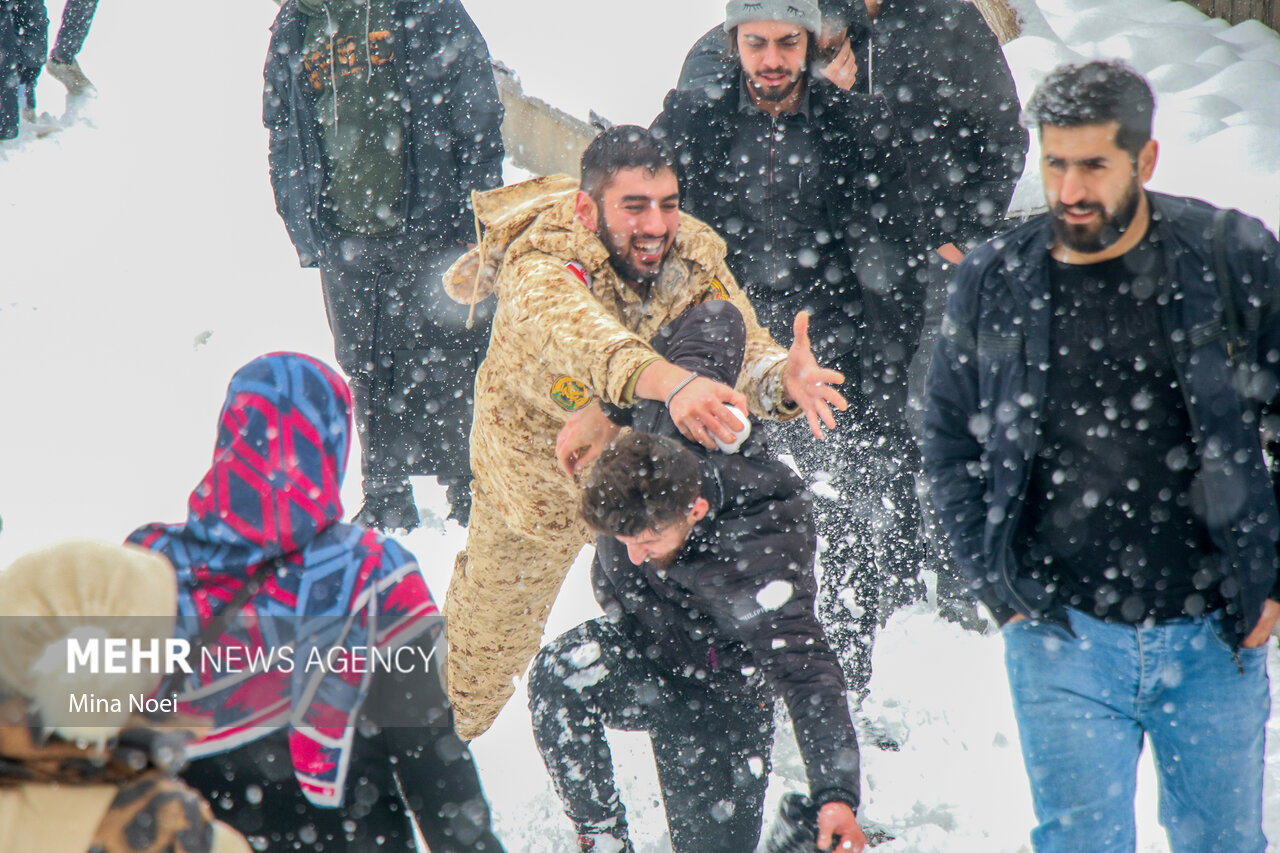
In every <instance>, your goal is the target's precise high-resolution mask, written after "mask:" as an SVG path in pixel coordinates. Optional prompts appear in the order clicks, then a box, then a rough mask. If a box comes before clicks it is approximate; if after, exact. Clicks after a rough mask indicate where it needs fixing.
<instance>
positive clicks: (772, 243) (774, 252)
mask: <svg viewBox="0 0 1280 853" xmlns="http://www.w3.org/2000/svg"><path fill="white" fill-rule="evenodd" d="M777 138H778V117H777V116H770V117H769V231H768V236H769V279H770V281H771V282H772V284H773V285H774V286H776V285H777V283H778V228H777V219H775V217H776V215H777V209H776V207H775V206H774V198H773V194H774V188H775V186H776V182H775V180H774V178H775V174H774V170H775V167H774V153H775V152H774V145H775V144H776V142H777Z"/></svg>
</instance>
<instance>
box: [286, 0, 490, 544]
mask: <svg viewBox="0 0 1280 853" xmlns="http://www.w3.org/2000/svg"><path fill="white" fill-rule="evenodd" d="M264 76H265V89H264V94H263V122H264V124H265V125H266V126H267V128H268V130H269V131H270V147H269V159H270V163H271V183H272V188H273V189H274V191H275V197H276V207H277V210H278V211H279V213H280V216H281V218H282V219H283V220H284V222H285V226H286V228H287V229H288V231H289V236H290V239H292V241H293V244H294V247H295V248H296V249H297V252H298V259H299V261H300V263H301V264H302V265H303V266H318V267H319V268H320V280H321V284H322V285H323V287H324V294H325V307H326V310H327V313H328V317H329V327H330V329H331V331H332V332H333V335H334V351H335V353H336V355H337V359H338V364H339V365H340V366H341V367H342V369H343V371H344V372H345V373H346V374H347V377H348V379H349V381H350V383H351V391H352V396H353V398H354V400H355V406H356V408H355V413H356V422H357V428H358V430H359V434H360V444H361V449H362V457H361V467H362V473H363V479H364V496H365V503H364V506H363V508H362V509H361V511H360V512H359V513H358V514H357V516H356V518H357V520H358V521H359V522H360V523H362V524H365V525H369V526H375V527H380V528H382V529H393V528H394V529H412V528H413V527H415V526H417V524H418V523H419V518H418V510H417V506H416V503H415V501H414V498H413V490H412V488H411V486H410V483H409V479H408V478H409V475H411V474H434V475H435V476H436V477H438V478H439V480H440V481H441V482H442V483H443V484H444V485H446V486H448V487H449V493H450V494H449V497H450V507H451V511H450V515H451V516H452V517H454V518H456V519H458V520H459V521H460V522H461V523H463V524H465V523H466V522H467V520H468V517H469V513H470V479H471V474H470V462H469V456H468V454H469V448H468V440H467V437H468V434H469V430H470V424H471V416H472V399H473V398H472V392H473V385H474V382H475V373H476V368H477V366H478V364H479V362H480V360H481V359H482V357H483V355H484V352H485V349H486V347H487V345H488V340H489V323H490V316H489V311H490V307H489V306H487V305H480V306H477V316H475V317H474V318H473V323H472V324H471V327H470V328H468V316H467V314H466V313H465V312H461V311H459V310H458V309H457V307H456V306H455V305H454V303H453V302H452V300H450V299H449V298H448V297H447V296H446V295H445V293H444V290H443V287H442V284H441V281H440V278H441V275H442V274H443V272H444V271H445V270H446V269H448V267H449V265H450V264H451V263H452V262H453V261H454V260H455V259H456V258H457V257H458V256H459V255H460V254H461V253H462V252H463V250H464V249H465V247H466V245H467V243H468V242H471V241H474V240H475V239H476V235H475V227H474V225H473V223H472V215H471V209H470V196H471V193H472V192H473V191H476V190H486V189H491V188H493V187H496V186H498V185H499V184H501V180H502V157H503V147H502V137H501V133H500V128H501V123H502V114H503V113H502V105H501V103H500V102H499V100H498V92H497V87H496V85H495V83H494V78H493V69H492V67H491V65H490V59H489V51H488V48H487V47H486V45H485V42H484V38H483V37H482V36H481V35H480V32H479V30H477V29H476V26H475V24H474V23H473V22H472V20H471V18H470V17H468V15H467V13H466V10H465V9H463V7H462V5H461V4H460V3H459V2H457V0H405V2H392V0H285V3H284V4H283V5H282V6H281V8H280V13H279V15H278V16H277V17H276V20H275V24H274V25H273V27H272V38H271V47H270V51H269V53H268V55H267V61H266V69H265V73H264Z"/></svg>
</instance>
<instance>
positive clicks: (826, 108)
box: [653, 77, 928, 429]
mask: <svg viewBox="0 0 1280 853" xmlns="http://www.w3.org/2000/svg"><path fill="white" fill-rule="evenodd" d="M808 84H809V98H810V101H809V110H810V123H809V127H810V128H811V133H812V134H813V135H814V140H815V141H814V148H815V150H816V153H817V159H818V173H819V175H820V176H821V180H820V182H819V188H818V189H817V190H816V191H817V192H819V193H821V202H822V207H823V209H824V211H825V218H826V222H827V226H826V228H827V230H828V231H829V233H830V234H832V235H836V239H838V240H840V241H841V242H842V243H843V248H844V250H845V251H846V252H847V256H848V260H849V268H850V269H851V270H853V273H854V274H853V276H851V277H848V278H845V279H843V280H841V281H838V282H833V283H831V284H830V285H829V286H827V287H824V288H823V292H821V293H814V294H812V295H811V297H812V298H811V299H809V300H808V304H809V305H810V306H811V308H812V316H813V321H812V325H811V327H810V338H811V339H812V341H813V347H814V352H815V355H817V357H818V360H819V362H820V363H823V364H824V365H825V366H832V367H835V368H836V369H839V370H841V371H843V372H844V373H845V375H846V383H845V386H844V388H843V389H842V391H844V392H845V393H846V396H848V395H849V394H852V396H853V400H852V404H853V405H854V407H855V409H854V410H855V411H858V412H863V411H866V412H867V414H870V415H872V416H873V417H876V416H878V417H876V419H877V420H878V421H879V422H880V423H879V424H878V426H880V427H881V428H884V429H889V428H894V427H895V426H896V425H898V424H900V423H901V422H902V412H903V411H904V410H905V405H906V368H907V364H908V362H909V361H910V360H911V355H912V353H913V352H914V351H915V348H916V345H917V344H918V342H919V340H920V331H921V326H922V323H923V313H924V312H923V306H924V292H925V283H926V281H927V275H928V273H927V267H926V264H925V261H924V253H925V251H926V247H925V244H924V242H923V241H922V239H921V238H922V236H924V235H923V234H922V232H921V230H920V222H921V219H922V217H921V213H920V207H919V205H918V204H917V203H916V200H915V196H914V195H913V191H912V184H911V178H910V176H909V172H910V169H909V167H908V164H907V159H906V155H905V152H904V150H903V147H902V145H901V144H900V143H899V141H898V139H897V136H896V132H895V127H894V120H893V118H892V116H891V115H890V114H889V110H888V108H887V107H886V105H885V102H884V100H883V99H881V98H878V97H874V96H871V95H862V94H857V93H850V92H845V91H842V90H841V89H839V88H838V87H836V86H834V85H833V84H831V83H829V82H828V81H826V80H825V79H819V78H814V77H810V78H809V81H808ZM738 115H739V113H738V90H737V89H736V88H734V89H733V91H732V92H731V93H730V94H728V95H726V96H725V97H722V98H712V97H710V96H709V95H708V94H707V93H706V92H704V91H684V92H682V91H678V90H673V91H672V92H670V93H668V94H667V98H666V102H665V104H664V106H663V111H662V114H661V115H660V116H658V118H657V119H655V120H654V123H653V130H654V131H655V133H658V134H659V135H661V136H663V137H665V138H666V140H667V141H668V142H669V143H670V144H671V146H672V147H673V148H674V149H675V153H676V159H677V163H678V165H679V169H680V196H681V199H680V203H681V206H682V207H683V208H684V209H685V210H687V211H688V212H689V213H691V214H693V215H694V216H696V217H698V218H699V219H701V220H703V221H704V222H706V223H707V224H709V225H711V226H712V227H713V228H715V229H716V231H717V232H718V233H719V234H720V235H721V236H722V237H724V238H725V241H726V242H727V243H728V246H729V253H728V256H727V257H726V261H727V262H728V265H729V269H730V270H731V271H732V272H733V273H734V275H735V276H736V277H738V278H739V279H741V280H745V281H748V282H749V281H750V280H751V278H752V276H751V275H750V274H749V271H747V270H744V269H743V268H742V264H743V263H744V258H745V250H744V245H743V240H742V238H741V236H739V235H738V232H739V231H740V230H741V229H740V228H737V227H735V225H734V223H735V221H737V222H741V214H740V205H741V204H742V203H743V200H744V198H745V196H746V192H745V189H746V188H743V187H739V186H738V184H739V180H740V177H739V172H738V169H737V168H735V165H734V164H733V163H731V162H730V161H731V157H730V149H731V146H732V144H733V139H734V134H735V131H736V128H737V121H738ZM748 295H749V296H750V297H751V299H752V302H753V303H754V304H755V305H756V308H757V311H758V312H759V313H760V314H761V316H762V317H763V318H765V319H767V320H768V326H769V331H770V332H771V333H772V334H773V336H774V338H775V339H776V340H778V341H779V342H783V343H790V341H791V337H792V334H791V321H792V319H793V318H791V317H779V316H771V314H772V312H771V311H770V306H769V305H768V304H767V300H768V298H769V294H767V293H760V292H756V291H754V290H752V291H749V294H748ZM868 407H870V408H869V409H868Z"/></svg>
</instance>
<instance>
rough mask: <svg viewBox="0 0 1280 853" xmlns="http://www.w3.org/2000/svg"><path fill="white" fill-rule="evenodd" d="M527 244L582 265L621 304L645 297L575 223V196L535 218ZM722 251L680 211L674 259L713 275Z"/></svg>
mask: <svg viewBox="0 0 1280 853" xmlns="http://www.w3.org/2000/svg"><path fill="white" fill-rule="evenodd" d="M529 243H530V245H532V246H533V248H535V249H537V250H539V251H542V252H546V253H547V254H549V255H555V256H556V257H557V258H563V259H564V260H565V261H566V262H568V261H577V262H578V263H580V264H582V265H583V266H584V267H586V268H587V272H589V273H591V275H592V277H593V278H594V279H595V280H596V281H604V282H608V283H609V285H610V287H611V288H612V289H613V290H615V291H616V292H617V293H618V296H619V297H620V298H621V299H623V300H624V301H625V302H629V303H636V302H640V301H642V300H643V299H645V298H646V297H645V294H643V293H640V292H638V291H636V290H635V289H633V288H632V287H631V286H630V285H628V284H627V283H626V282H624V281H623V280H622V277H621V276H619V275H618V274H617V271H616V270H614V269H613V267H612V265H610V263H609V250H608V249H607V248H606V247H605V245H604V243H602V242H601V241H600V237H599V235H597V234H596V233H595V232H594V231H591V230H589V229H588V228H587V227H586V226H585V225H583V224H582V223H581V222H580V221H579V220H578V217H577V196H576V193H575V194H573V195H571V196H569V197H568V198H566V199H564V200H562V201H561V202H559V203H558V204H556V205H555V206H554V207H552V208H550V209H549V210H547V211H546V212H545V213H544V214H542V215H541V216H539V217H538V219H537V221H536V222H535V223H534V225H533V227H532V228H530V230H529ZM725 251H726V249H725V244H724V240H722V239H721V238H720V236H719V235H718V234H716V233H715V231H713V230H712V229H711V228H709V227H708V226H706V225H704V224H703V223H701V222H699V221H698V220H697V219H694V218H693V217H692V216H690V215H688V214H687V213H683V212H681V214H680V220H679V224H678V225H677V227H676V240H675V245H674V246H672V248H671V252H672V253H673V254H674V255H675V256H677V257H679V258H681V259H683V260H685V261H688V262H690V263H692V264H694V265H696V266H699V267H701V268H702V269H703V270H704V271H706V273H707V274H708V275H714V274H715V273H716V270H717V268H718V267H719V265H720V264H721V263H722V262H723V260H724V255H725Z"/></svg>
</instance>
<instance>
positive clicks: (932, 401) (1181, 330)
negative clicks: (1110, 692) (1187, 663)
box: [923, 193, 1280, 641]
mask: <svg viewBox="0 0 1280 853" xmlns="http://www.w3.org/2000/svg"><path fill="white" fill-rule="evenodd" d="M1147 197H1148V198H1149V199H1150V201H1151V205H1152V229H1153V234H1154V235H1155V236H1158V239H1159V243H1158V245H1159V247H1160V255H1159V257H1161V259H1162V260H1161V263H1162V265H1163V269H1164V270H1165V273H1164V275H1163V277H1162V279H1163V280H1162V282H1161V285H1160V286H1161V287H1163V288H1164V295H1163V296H1162V297H1160V301H1161V305H1162V308H1161V313H1162V320H1163V324H1164V331H1165V339H1166V342H1167V344H1168V347H1169V351H1170V354H1171V355H1172V357H1173V362H1174V365H1175V369H1176V371H1177V376H1178V385H1179V388H1180V389H1181V391H1182V394H1183V397H1184V399H1185V401H1186V407H1187V412H1188V413H1189V415H1190V419H1191V431H1192V439H1193V441H1194V443H1195V447H1196V450H1197V453H1198V456H1199V460H1198V462H1199V470H1198V473H1197V478H1198V480H1199V483H1198V487H1199V488H1202V489H1203V501H1202V503H1203V506H1204V507H1205V518H1204V520H1205V523H1206V525H1207V527H1208V530H1209V535H1210V539H1211V540H1212V543H1213V546H1214V549H1215V550H1216V551H1217V552H1218V556H1219V559H1220V561H1221V572H1220V576H1221V577H1222V578H1224V580H1223V583H1222V584H1221V587H1220V591H1221V592H1222V594H1223V597H1224V598H1225V599H1226V600H1227V602H1228V604H1227V611H1228V616H1229V618H1228V619H1227V620H1226V621H1225V623H1224V624H1225V625H1226V627H1227V629H1228V631H1229V632H1230V633H1231V635H1232V636H1233V638H1234V639H1235V640H1237V641H1238V640H1239V639H1240V638H1241V637H1243V636H1244V635H1245V634H1247V633H1248V631H1249V630H1250V629H1251V628H1252V627H1253V625H1254V624H1255V623H1256V622H1257V621H1258V617H1259V616H1260V615H1261V613H1262V606H1263V602H1264V601H1265V599H1266V598H1267V597H1268V596H1269V595H1271V596H1275V595H1276V594H1277V593H1276V590H1275V587H1276V586H1277V569H1278V568H1280V557H1278V555H1277V541H1280V512H1278V511H1277V502H1278V498H1280V494H1278V492H1277V481H1276V480H1275V479H1274V478H1273V476H1272V475H1271V473H1270V472H1269V471H1268V470H1267V466H1266V463H1265V460H1264V458H1263V453H1262V447H1261V440H1260V437H1259V427H1260V425H1261V423H1262V422H1263V419H1264V418H1269V417H1273V416H1274V414H1275V412H1276V411H1278V410H1280V250H1278V248H1277V244H1276V238H1275V237H1274V236H1272V235H1271V234H1270V233H1269V232H1268V231H1267V229H1266V227H1265V226H1263V225H1262V223H1260V222H1258V221H1257V220H1255V219H1251V218H1248V217H1246V216H1243V215H1241V214H1239V213H1233V214H1231V216H1230V219H1229V221H1228V228H1227V241H1228V242H1227V243H1226V245H1227V246H1229V247H1230V250H1229V252H1228V256H1229V262H1228V268H1229V275H1230V276H1231V277H1232V279H1233V293H1234V296H1235V302H1236V305H1237V311H1238V314H1239V317H1240V318H1241V321H1240V327H1241V329H1242V330H1243V331H1244V333H1245V334H1246V336H1247V339H1248V343H1249V345H1248V347H1247V349H1246V351H1245V352H1244V353H1243V355H1242V356H1241V366H1240V368H1239V370H1238V371H1233V369H1232V366H1231V363H1230V360H1229V358H1228V355H1227V346H1226V337H1227V336H1226V333H1225V331H1224V321H1223V311H1222V300H1221V297H1220V289H1219V285H1218V284H1217V282H1216V280H1215V276H1214V273H1213V269H1214V265H1213V258H1212V252H1211V248H1210V241H1209V239H1208V235H1209V234H1210V233H1211V229H1212V224H1211V223H1212V219H1213V214H1214V208H1212V207H1210V206H1209V205H1207V204H1205V203H1204V202H1202V201H1197V200H1194V199H1186V198H1179V197H1175V196H1166V195H1160V194H1157V193H1147ZM1052 240H1053V234H1052V230H1051V227H1050V222H1049V218H1048V216H1047V215H1044V216H1040V217H1037V218H1036V219H1033V220H1031V221H1030V222H1029V223H1027V224H1026V225H1024V226H1022V227H1021V228H1018V229H1016V230H1014V231H1012V232H1010V233H1008V234H1006V235H1002V236H1000V237H997V238H996V239H994V240H992V241H991V242H989V243H987V244H985V245H984V246H982V247H981V248H979V249H977V250H976V251H974V252H973V253H972V254H971V255H969V256H968V257H967V258H965V260H964V263H963V264H961V266H960V268H959V270H958V272H957V273H956V277H955V280H954V282H953V283H952V286H951V294H950V299H949V301H948V304H947V311H946V316H945V318H944V320H943V324H942V336H941V337H940V338H939V340H938V346H937V349H936V350H935V351H934V355H933V363H932V366H931V369H930V371H929V383H928V390H927V394H926V403H925V415H924V417H925V435H924V440H923V457H924V470H925V474H926V475H927V477H928V480H929V486H930V490H931V494H932V498H933V503H934V506H935V507H936V508H937V511H938V514H937V517H938V523H939V525H940V526H941V527H942V529H943V530H944V531H945V532H946V535H947V540H948V543H949V545H950V548H951V554H952V556H953V557H954V559H955V561H956V563H957V564H958V565H959V566H960V568H961V569H963V570H964V571H965V573H966V574H967V575H968V576H969V580H970V583H971V584H972V585H973V588H974V590H975V591H976V592H977V594H978V596H979V597H980V598H981V600H982V601H983V602H984V603H986V605H987V606H988V607H990V608H991V611H992V613H993V614H994V615H995V616H996V618H997V619H998V620H999V621H1000V622H1004V621H1006V620H1007V619H1009V618H1010V617H1012V616H1013V614H1014V613H1021V614H1023V615H1024V616H1028V617H1032V618H1048V619H1053V620H1057V621H1065V615H1066V614H1065V611H1064V610H1063V605H1062V604H1061V603H1060V602H1058V601H1057V600H1056V599H1055V597H1054V595H1053V593H1052V592H1051V591H1050V590H1049V589H1047V588H1046V586H1045V584H1044V582H1043V581H1041V580H1038V579H1037V578H1034V577H1030V576H1028V574H1027V573H1025V572H1022V571H1021V569H1020V567H1019V565H1018V561H1017V559H1016V557H1015V556H1014V554H1013V550H1012V548H1011V547H1010V542H1011V540H1012V537H1013V535H1014V532H1015V531H1016V529H1017V526H1018V520H1019V518H1020V517H1021V514H1022V509H1023V506H1024V504H1025V502H1026V496H1027V487H1028V483H1029V481H1030V474H1031V465H1032V464H1034V460H1035V458H1036V454H1037V452H1038V450H1039V441H1040V426H1039V423H1040V416H1041V414H1040V413H1041V411H1042V410H1043V407H1044V401H1045V397H1046V395H1047V394H1048V393H1050V390H1051V389H1049V388H1047V387H1046V382H1045V379H1046V376H1047V374H1048V365H1049V360H1050V342H1049V329H1050V326H1051V322H1052V314H1053V306H1052V305H1051V304H1050V300H1049V296H1048V294H1049V247H1050V245H1051V244H1052ZM1237 374H1238V375H1237Z"/></svg>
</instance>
